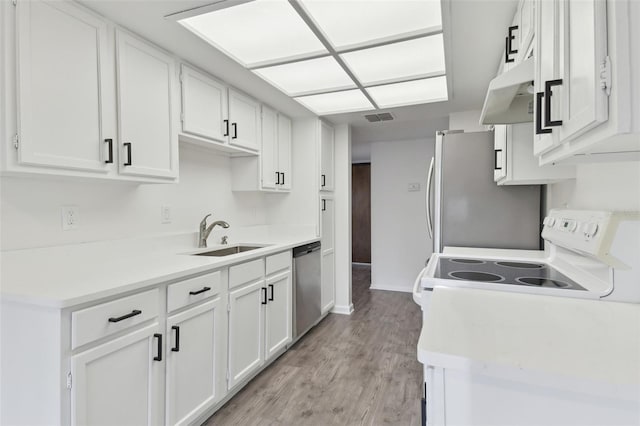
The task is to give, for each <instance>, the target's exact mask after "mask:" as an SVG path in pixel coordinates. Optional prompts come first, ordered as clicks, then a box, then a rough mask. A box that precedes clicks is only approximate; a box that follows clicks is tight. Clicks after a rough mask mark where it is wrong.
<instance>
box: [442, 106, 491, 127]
mask: <svg viewBox="0 0 640 426" xmlns="http://www.w3.org/2000/svg"><path fill="white" fill-rule="evenodd" d="M480 113H481V111H480V110H472V111H461V112H452V113H451V114H449V129H450V130H464V131H465V132H482V131H485V130H487V128H488V127H487V126H483V125H481V124H480Z"/></svg>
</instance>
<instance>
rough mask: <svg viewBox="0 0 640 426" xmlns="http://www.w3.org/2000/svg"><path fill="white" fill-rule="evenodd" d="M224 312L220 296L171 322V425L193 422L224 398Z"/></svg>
mask: <svg viewBox="0 0 640 426" xmlns="http://www.w3.org/2000/svg"><path fill="white" fill-rule="evenodd" d="M222 311H223V309H222V302H221V299H220V298H217V299H215V300H212V301H210V302H207V303H204V304H202V305H200V306H197V307H195V308H192V309H189V310H188V311H185V312H182V313H180V314H177V315H174V316H172V317H170V318H169V319H168V321H167V332H166V335H167V336H168V337H167V345H166V354H167V355H166V356H167V385H166V389H167V391H166V397H167V399H166V400H167V404H166V410H167V411H166V412H167V419H166V424H167V425H186V424H190V423H192V422H193V421H194V420H195V419H196V418H197V417H198V416H199V415H201V414H202V413H203V412H204V411H205V410H206V409H207V408H209V407H211V406H212V405H213V404H214V403H215V402H217V401H219V400H220V399H221V398H222V392H220V391H218V390H219V389H220V388H219V387H218V386H217V385H218V383H220V379H221V377H223V376H224V365H220V359H221V358H222V357H221V355H222V354H221V353H220V349H221V348H224V346H225V343H226V338H225V335H224V334H223V330H222ZM225 313H226V312H225Z"/></svg>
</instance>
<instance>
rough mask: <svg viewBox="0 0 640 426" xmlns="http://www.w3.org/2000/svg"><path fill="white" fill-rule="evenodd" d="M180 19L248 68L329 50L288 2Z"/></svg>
mask: <svg viewBox="0 0 640 426" xmlns="http://www.w3.org/2000/svg"><path fill="white" fill-rule="evenodd" d="M179 22H180V23H181V24H182V25H184V26H185V27H186V28H188V29H189V30H191V31H192V32H194V33H196V34H197V35H198V36H200V37H201V38H203V39H205V40H206V41H208V42H209V43H210V44H212V45H213V46H215V47H216V48H218V49H220V50H222V51H223V52H225V53H226V54H227V55H229V56H231V57H232V58H233V59H235V60H236V61H238V62H240V63H241V64H243V65H244V66H246V67H251V66H254V65H257V64H263V63H264V62H270V61H279V60H285V59H290V58H300V57H306V56H312V55H317V54H319V53H325V52H327V50H326V49H325V47H324V46H323V44H322V43H321V42H320V40H319V39H318V38H317V37H316V36H315V34H314V33H313V32H312V31H311V29H310V28H309V27H308V26H307V24H306V23H305V22H304V21H303V20H302V18H300V16H299V15H298V14H297V12H296V11H295V10H294V9H293V7H292V6H291V5H290V4H289V2H287V1H270V0H256V1H252V2H249V3H244V4H240V5H236V6H232V7H227V8H225V9H219V10H215V11H213V12H209V13H205V14H202V15H196V16H193V17H190V18H186V19H183V20H180V21H179Z"/></svg>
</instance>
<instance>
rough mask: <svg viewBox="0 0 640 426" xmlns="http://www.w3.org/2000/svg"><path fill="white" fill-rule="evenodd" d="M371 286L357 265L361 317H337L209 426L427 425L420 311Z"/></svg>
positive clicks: (400, 296) (405, 298) (406, 298)
mask: <svg viewBox="0 0 640 426" xmlns="http://www.w3.org/2000/svg"><path fill="white" fill-rule="evenodd" d="M370 281H371V270H370V268H369V267H368V266H354V267H353V289H352V292H353V295H352V298H353V303H354V306H355V312H354V313H353V314H352V315H350V316H347V315H336V314H329V315H328V316H327V317H326V318H325V319H324V320H323V321H322V322H321V323H320V324H318V325H317V326H316V327H315V328H314V329H312V330H311V331H310V332H309V333H307V335H306V336H304V337H303V338H302V339H300V340H299V341H298V342H297V343H296V345H295V346H294V347H292V348H291V349H289V351H287V352H286V353H285V354H284V355H282V356H281V357H280V358H279V359H278V360H276V361H275V362H274V363H273V364H272V365H271V366H269V367H268V368H267V369H265V370H264V371H263V372H262V373H261V374H260V375H258V376H257V377H256V378H255V379H254V380H253V381H252V382H251V383H249V384H248V385H247V386H246V387H245V388H244V389H243V390H242V391H240V392H239V393H238V394H237V395H236V396H235V397H234V398H233V399H231V400H230V401H229V402H228V403H227V404H226V405H225V406H224V407H222V409H220V410H219V411H218V412H217V413H216V414H214V415H213V416H212V417H210V418H209V419H208V420H207V422H206V423H205V424H206V425H296V426H297V425H314V426H315V425H318V426H320V425H322V426H324V425H361V424H364V425H383V424H389V425H419V424H420V398H421V382H422V369H421V365H420V364H419V363H418V361H417V359H416V343H417V341H418V336H419V334H420V328H421V322H422V320H421V313H420V307H418V306H417V305H415V304H414V303H413V300H412V299H411V294H410V293H396V292H388V291H376V290H373V291H372V290H369V285H370Z"/></svg>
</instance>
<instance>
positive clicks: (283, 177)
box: [280, 172, 284, 185]
mask: <svg viewBox="0 0 640 426" xmlns="http://www.w3.org/2000/svg"><path fill="white" fill-rule="evenodd" d="M280 174H281V175H282V183H281V184H280V185H284V172H282V173H280Z"/></svg>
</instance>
